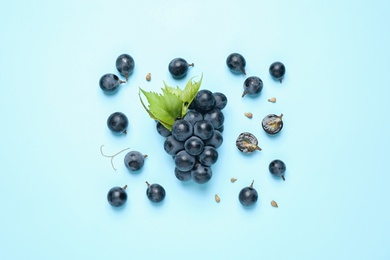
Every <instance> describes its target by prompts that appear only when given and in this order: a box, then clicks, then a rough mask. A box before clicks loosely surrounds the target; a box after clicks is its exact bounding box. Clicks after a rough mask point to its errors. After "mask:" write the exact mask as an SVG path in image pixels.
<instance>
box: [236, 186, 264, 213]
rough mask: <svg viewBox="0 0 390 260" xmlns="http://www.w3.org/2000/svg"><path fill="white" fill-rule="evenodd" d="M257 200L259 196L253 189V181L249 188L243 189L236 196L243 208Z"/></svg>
mask: <svg viewBox="0 0 390 260" xmlns="http://www.w3.org/2000/svg"><path fill="white" fill-rule="evenodd" d="M258 198H259V195H258V194H257V191H256V190H255V189H254V188H253V181H252V184H251V185H250V186H249V187H245V188H243V189H242V190H241V191H240V193H239V194H238V200H239V201H240V203H241V204H242V205H243V206H245V207H249V206H252V205H253V204H255V203H256V201H257V199H258Z"/></svg>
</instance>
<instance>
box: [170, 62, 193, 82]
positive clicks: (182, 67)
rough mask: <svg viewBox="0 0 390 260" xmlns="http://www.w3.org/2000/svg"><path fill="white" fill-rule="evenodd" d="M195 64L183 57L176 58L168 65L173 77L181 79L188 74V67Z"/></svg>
mask: <svg viewBox="0 0 390 260" xmlns="http://www.w3.org/2000/svg"><path fill="white" fill-rule="evenodd" d="M190 66H194V64H193V63H191V64H189V63H188V62H187V61H186V60H185V59H183V58H175V59H173V60H172V61H171V62H170V63H169V65H168V71H169V73H171V75H172V77H173V78H176V79H180V78H183V77H184V76H185V75H187V72H188V68H189V67H190Z"/></svg>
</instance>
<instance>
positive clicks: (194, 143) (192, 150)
mask: <svg viewBox="0 0 390 260" xmlns="http://www.w3.org/2000/svg"><path fill="white" fill-rule="evenodd" d="M184 149H185V150H186V151H187V153H189V154H191V155H199V154H200V153H202V151H203V149H204V143H203V141H202V139H200V138H199V137H197V136H191V137H190V138H188V139H187V140H186V141H185V143H184Z"/></svg>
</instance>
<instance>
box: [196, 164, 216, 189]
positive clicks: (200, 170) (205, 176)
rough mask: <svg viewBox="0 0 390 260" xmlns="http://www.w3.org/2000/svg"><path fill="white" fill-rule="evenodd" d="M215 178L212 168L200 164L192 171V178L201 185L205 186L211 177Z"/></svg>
mask: <svg viewBox="0 0 390 260" xmlns="http://www.w3.org/2000/svg"><path fill="white" fill-rule="evenodd" d="M212 176H213V172H212V170H211V168H210V167H208V166H204V165H202V164H200V163H198V164H197V165H196V166H195V167H194V168H193V169H192V170H191V177H192V180H193V181H194V182H196V183H199V184H204V183H206V182H208V181H209V180H210V179H211V177H212Z"/></svg>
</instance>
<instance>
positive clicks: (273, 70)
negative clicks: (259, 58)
mask: <svg viewBox="0 0 390 260" xmlns="http://www.w3.org/2000/svg"><path fill="white" fill-rule="evenodd" d="M269 73H270V74H271V76H272V78H274V79H276V80H279V81H280V83H282V79H283V77H284V74H285V73H286V67H285V66H284V64H283V63H281V62H280V61H276V62H274V63H272V64H271V66H270V67H269Z"/></svg>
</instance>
